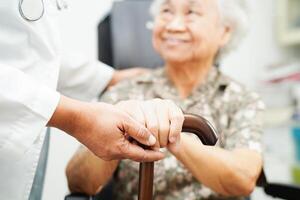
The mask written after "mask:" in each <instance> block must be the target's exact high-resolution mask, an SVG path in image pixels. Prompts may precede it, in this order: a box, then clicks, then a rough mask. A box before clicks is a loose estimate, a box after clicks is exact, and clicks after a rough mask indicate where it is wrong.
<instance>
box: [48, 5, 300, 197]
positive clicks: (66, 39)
mask: <svg viewBox="0 0 300 200" xmlns="http://www.w3.org/2000/svg"><path fill="white" fill-rule="evenodd" d="M275 2H276V1H274V0H263V1H262V0H251V1H249V3H250V5H251V6H250V7H251V8H250V15H251V22H250V24H249V28H250V30H249V34H248V35H247V36H246V37H245V40H244V41H243V44H242V45H241V46H240V48H239V49H238V50H237V51H236V52H235V53H233V54H231V55H230V56H229V57H228V58H227V59H226V60H225V61H224V62H223V63H222V70H223V71H224V72H225V73H227V74H228V75H230V76H232V77H233V78H235V79H236V80H238V81H240V82H242V83H244V84H246V85H248V86H249V87H251V88H254V89H256V88H257V85H258V83H259V82H260V81H261V80H262V79H263V78H264V76H265V74H266V73H267V72H266V70H265V68H266V66H270V65H274V64H276V63H279V62H283V61H286V60H293V59H294V58H296V57H297V54H298V55H299V52H300V51H299V50H298V49H295V48H284V47H281V46H280V45H279V44H278V42H277V39H276V23H275V22H276V18H277V15H276V3H275ZM68 3H69V9H68V10H66V11H63V12H62V13H61V16H60V18H61V19H60V28H61V34H62V39H63V48H64V51H74V50H76V51H77V53H82V54H85V56H87V57H88V58H91V59H95V58H97V24H98V23H99V21H100V20H101V19H102V18H103V17H104V16H105V15H106V13H107V12H109V9H110V7H111V3H112V0H89V1H85V0H69V2H68ZM77 147H78V143H77V142H76V141H75V140H74V139H73V138H71V137H69V136H68V135H66V134H63V133H61V132H59V131H57V130H54V131H52V135H51V145H50V154H49V162H48V169H47V174H46V182H45V187H44V196H43V200H53V199H55V200H56V199H57V200H59V199H63V198H64V196H65V195H66V194H67V193H68V188H67V182H66V178H65V174H64V170H65V167H66V164H67V162H68V160H69V159H70V157H71V155H72V154H73V153H74V152H75V150H76V148H77ZM257 199H259V198H257Z"/></svg>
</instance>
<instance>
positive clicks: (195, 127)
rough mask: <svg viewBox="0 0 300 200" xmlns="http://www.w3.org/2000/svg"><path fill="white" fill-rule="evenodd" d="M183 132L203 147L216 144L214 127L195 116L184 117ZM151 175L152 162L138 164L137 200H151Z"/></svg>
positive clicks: (216, 138)
mask: <svg viewBox="0 0 300 200" xmlns="http://www.w3.org/2000/svg"><path fill="white" fill-rule="evenodd" d="M182 131H183V132H189V133H193V134H195V135H197V136H198V138H199V139H200V140H201V142H202V143H203V144H204V145H210V146H213V145H215V144H216V142H217V140H218V137H217V134H216V133H217V132H216V130H215V129H214V127H213V126H212V125H211V124H210V123H209V121H207V120H206V119H204V118H203V117H200V116H197V115H190V114H188V115H185V116H184V122H183V127H182ZM153 173H154V162H144V163H140V171H139V194H138V199H139V200H152V198H153V197H152V196H153Z"/></svg>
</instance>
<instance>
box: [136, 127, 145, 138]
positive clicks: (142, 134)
mask: <svg viewBox="0 0 300 200" xmlns="http://www.w3.org/2000/svg"><path fill="white" fill-rule="evenodd" d="M136 135H137V137H138V138H145V137H146V133H145V130H144V128H143V127H139V128H138V131H137V133H136Z"/></svg>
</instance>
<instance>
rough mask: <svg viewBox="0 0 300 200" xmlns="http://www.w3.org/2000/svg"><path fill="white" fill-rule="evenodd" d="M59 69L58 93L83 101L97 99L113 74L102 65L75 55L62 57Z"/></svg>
mask: <svg viewBox="0 0 300 200" xmlns="http://www.w3.org/2000/svg"><path fill="white" fill-rule="evenodd" d="M60 69H61V70H60V74H59V81H58V91H60V92H61V93H62V94H64V95H66V96H68V97H71V98H75V99H79V100H83V101H90V100H92V99H94V98H97V97H99V95H100V94H101V93H102V92H103V90H104V89H105V88H106V86H107V85H108V83H109V82H110V80H111V78H112V76H113V73H114V70H113V68H111V67H109V66H108V65H106V64H104V63H101V62H99V61H89V60H88V59H86V58H85V57H84V56H82V55H75V54H73V55H71V54H68V55H64V56H63V59H62V66H61V68H60Z"/></svg>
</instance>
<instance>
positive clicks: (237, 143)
mask: <svg viewBox="0 0 300 200" xmlns="http://www.w3.org/2000/svg"><path fill="white" fill-rule="evenodd" d="M238 96H239V97H238V98H236V99H237V101H232V103H233V104H232V106H231V107H232V110H233V112H232V114H231V115H230V116H229V127H228V129H227V130H225V148H226V149H236V148H248V149H252V150H256V151H258V152H260V153H261V152H262V134H263V127H262V114H263V111H264V107H265V106H264V103H263V102H262V101H261V99H260V98H259V96H258V95H257V94H256V93H253V92H249V93H248V92H245V93H244V94H239V95H238Z"/></svg>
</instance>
